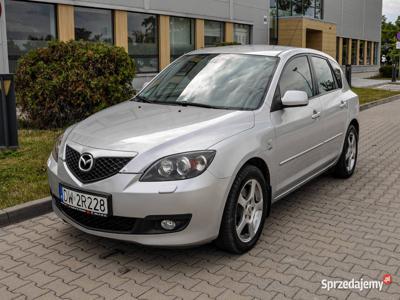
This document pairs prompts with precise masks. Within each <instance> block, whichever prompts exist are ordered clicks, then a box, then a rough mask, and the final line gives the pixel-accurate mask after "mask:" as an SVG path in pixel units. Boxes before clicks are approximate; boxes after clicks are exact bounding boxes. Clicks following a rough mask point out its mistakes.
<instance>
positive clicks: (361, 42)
mask: <svg viewBox="0 0 400 300" xmlns="http://www.w3.org/2000/svg"><path fill="white" fill-rule="evenodd" d="M364 47H365V41H360V55H359V56H360V60H359V64H360V65H363V64H364Z"/></svg>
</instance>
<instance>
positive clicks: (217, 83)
mask: <svg viewBox="0 0 400 300" xmlns="http://www.w3.org/2000/svg"><path fill="white" fill-rule="evenodd" d="M276 62H277V58H276V57H266V56H258V55H241V54H201V55H200V54H199V55H186V56H183V57H181V58H180V59H178V60H177V61H176V63H174V64H172V65H170V66H169V67H168V68H167V69H166V70H165V71H164V72H163V73H161V74H160V75H159V76H158V77H156V78H155V79H154V80H153V81H152V82H151V83H150V84H149V85H148V86H147V87H146V88H145V89H144V90H143V91H142V92H141V93H140V94H139V96H138V97H137V99H139V100H145V101H150V102H155V103H161V104H168V103H170V104H175V105H188V106H190V105H193V106H206V107H213V108H225V109H237V110H252V109H256V108H257V107H259V105H260V103H261V101H262V100H263V98H264V95H265V89H266V88H267V86H268V83H269V81H270V79H271V77H272V76H273V72H274V69H275V65H276Z"/></svg>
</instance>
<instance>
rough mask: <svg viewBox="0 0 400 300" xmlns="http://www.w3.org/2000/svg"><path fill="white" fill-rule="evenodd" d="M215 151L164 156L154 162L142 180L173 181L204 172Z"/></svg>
mask: <svg viewBox="0 0 400 300" xmlns="http://www.w3.org/2000/svg"><path fill="white" fill-rule="evenodd" d="M214 156H215V151H213V150H209V151H196V152H187V153H181V154H175V155H171V156H167V157H164V158H162V159H160V160H158V161H156V162H155V163H154V164H152V165H151V166H150V167H149V168H148V169H147V170H146V171H145V172H144V174H143V176H142V177H141V178H140V181H148V182H149V181H172V180H183V179H189V178H193V177H196V176H199V175H200V174H202V173H203V172H204V171H205V170H206V169H207V168H208V166H209V165H210V164H211V162H212V160H213V159H214Z"/></svg>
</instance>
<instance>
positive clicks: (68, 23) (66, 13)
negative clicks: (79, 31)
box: [57, 4, 75, 42]
mask: <svg viewBox="0 0 400 300" xmlns="http://www.w3.org/2000/svg"><path fill="white" fill-rule="evenodd" d="M57 31H58V39H59V40H60V41H63V42H66V41H70V40H74V39H75V17H74V7H73V6H72V5H65V4H57Z"/></svg>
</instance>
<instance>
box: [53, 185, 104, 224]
mask: <svg viewBox="0 0 400 300" xmlns="http://www.w3.org/2000/svg"><path fill="white" fill-rule="evenodd" d="M59 191H60V201H61V203H62V204H63V205H65V206H68V207H70V208H72V209H75V210H79V211H82V212H85V213H88V214H92V215H96V216H101V217H107V216H108V215H109V211H110V210H111V208H110V207H109V206H110V205H109V199H110V197H109V196H104V195H95V194H91V193H86V192H81V191H77V190H72V189H70V188H67V187H65V186H62V185H60V186H59Z"/></svg>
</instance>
